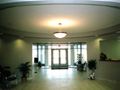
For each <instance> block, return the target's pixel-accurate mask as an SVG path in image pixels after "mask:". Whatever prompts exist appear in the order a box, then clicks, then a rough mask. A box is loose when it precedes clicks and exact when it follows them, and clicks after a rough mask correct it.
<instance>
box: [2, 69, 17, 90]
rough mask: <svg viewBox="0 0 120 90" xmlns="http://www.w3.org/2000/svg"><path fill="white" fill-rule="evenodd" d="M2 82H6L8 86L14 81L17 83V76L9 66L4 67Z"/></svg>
mask: <svg viewBox="0 0 120 90" xmlns="http://www.w3.org/2000/svg"><path fill="white" fill-rule="evenodd" d="M2 77H3V79H2V83H4V86H5V85H6V87H7V88H9V87H10V88H11V85H12V83H11V82H12V81H15V85H17V77H16V75H15V74H14V73H11V72H10V70H8V68H7V69H6V68H5V69H4V70H3V72H2Z"/></svg>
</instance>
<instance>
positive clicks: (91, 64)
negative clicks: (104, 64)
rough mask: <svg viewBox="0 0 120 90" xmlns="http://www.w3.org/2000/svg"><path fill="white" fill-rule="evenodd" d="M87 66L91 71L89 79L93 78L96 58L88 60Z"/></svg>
mask: <svg viewBox="0 0 120 90" xmlns="http://www.w3.org/2000/svg"><path fill="white" fill-rule="evenodd" d="M88 68H89V70H90V71H91V74H90V79H91V80H93V79H95V70H96V60H89V61H88Z"/></svg>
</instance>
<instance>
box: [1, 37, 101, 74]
mask: <svg viewBox="0 0 120 90" xmlns="http://www.w3.org/2000/svg"><path fill="white" fill-rule="evenodd" d="M100 40H102V39H100V38H90V39H85V38H84V39H71V40H70V39H55V40H49V39H45V40H42V39H28V38H19V37H11V36H10V37H4V36H3V37H0V65H8V66H11V67H12V70H13V71H15V70H16V67H18V65H19V64H20V63H23V62H26V61H29V62H31V63H32V43H36V42H40V43H45V42H51V43H52V42H86V43H87V59H88V60H90V59H96V60H99V55H100V46H99V45H100V44H99V41H100ZM98 72H99V71H98Z"/></svg>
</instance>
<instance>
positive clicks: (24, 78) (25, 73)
mask: <svg viewBox="0 0 120 90" xmlns="http://www.w3.org/2000/svg"><path fill="white" fill-rule="evenodd" d="M29 63H30V62H25V63H21V64H20V66H19V67H18V69H19V70H20V72H21V73H22V76H21V80H22V82H26V81H27V77H28V75H29V72H30V67H31V65H29Z"/></svg>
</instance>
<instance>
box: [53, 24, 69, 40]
mask: <svg viewBox="0 0 120 90" xmlns="http://www.w3.org/2000/svg"><path fill="white" fill-rule="evenodd" d="M58 25H59V32H54V33H53V34H54V36H55V37H56V38H64V37H65V36H66V35H67V33H66V32H62V31H61V26H62V23H58Z"/></svg>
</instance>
